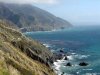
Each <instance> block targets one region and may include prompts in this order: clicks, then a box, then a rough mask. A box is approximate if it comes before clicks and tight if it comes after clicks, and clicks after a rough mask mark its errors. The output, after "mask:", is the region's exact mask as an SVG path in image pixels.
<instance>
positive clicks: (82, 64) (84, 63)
mask: <svg viewBox="0 0 100 75" xmlns="http://www.w3.org/2000/svg"><path fill="white" fill-rule="evenodd" d="M79 65H80V66H87V65H88V63H86V62H81V63H79Z"/></svg>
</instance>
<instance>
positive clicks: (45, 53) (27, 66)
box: [0, 20, 55, 75]
mask: <svg viewBox="0 0 100 75" xmlns="http://www.w3.org/2000/svg"><path fill="white" fill-rule="evenodd" d="M51 58H52V53H51V52H50V51H49V50H48V49H47V48H45V47H44V46H43V45H42V44H41V43H39V42H37V41H34V40H30V39H28V38H26V37H25V36H24V35H23V34H22V33H20V32H19V31H17V30H15V29H12V27H10V25H7V24H6V23H5V21H4V22H3V21H1V20H0V75H55V73H54V71H53V70H52V68H51V67H50V62H51Z"/></svg>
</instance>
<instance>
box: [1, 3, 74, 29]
mask: <svg viewBox="0 0 100 75" xmlns="http://www.w3.org/2000/svg"><path fill="white" fill-rule="evenodd" d="M0 19H6V20H8V21H10V22H12V23H14V24H15V25H16V26H17V27H19V28H20V29H21V30H22V31H48V30H53V29H63V28H68V27H71V26H72V25H71V24H70V23H69V22H68V21H66V20H63V19H61V18H59V17H56V16H54V15H52V14H51V13H49V12H47V11H45V10H43V9H40V8H38V7H36V6H33V5H29V4H23V5H21V4H5V3H0Z"/></svg>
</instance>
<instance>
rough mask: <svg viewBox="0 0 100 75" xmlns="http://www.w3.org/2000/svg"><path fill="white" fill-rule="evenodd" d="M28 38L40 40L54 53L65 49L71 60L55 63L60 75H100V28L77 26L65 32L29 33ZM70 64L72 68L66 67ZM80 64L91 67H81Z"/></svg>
mask: <svg viewBox="0 0 100 75" xmlns="http://www.w3.org/2000/svg"><path fill="white" fill-rule="evenodd" d="M25 35H26V36H27V37H31V38H32V39H35V40H38V41H40V42H41V43H43V45H45V46H46V47H48V48H49V49H50V50H51V51H52V52H57V51H59V50H61V49H63V50H64V51H65V52H66V53H68V54H69V56H68V59H69V60H64V59H62V60H57V61H56V62H54V66H53V67H54V68H55V71H56V72H57V73H58V75H61V74H62V73H64V74H63V75H100V26H79V27H78V26H77V27H72V28H69V29H65V30H57V31H44V32H27V33H25ZM68 62H70V63H71V64H72V66H65V65H66V63H68ZM80 62H86V63H88V64H89V65H87V66H79V63H80Z"/></svg>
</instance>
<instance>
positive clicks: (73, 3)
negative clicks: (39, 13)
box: [0, 0, 100, 25]
mask: <svg viewBox="0 0 100 75" xmlns="http://www.w3.org/2000/svg"><path fill="white" fill-rule="evenodd" d="M0 1H2V2H9V3H31V4H33V5H35V6H38V7H40V8H42V9H44V10H47V11H49V12H51V13H53V14H54V15H56V16H58V17H61V18H64V19H66V20H68V21H70V22H71V23H72V24H74V25H75V24H76V25H77V24H80V25H84V24H85V25H87V24H88V25H89V24H90V25H91V24H92V25H93V24H94V25H96V24H100V0H0Z"/></svg>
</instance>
